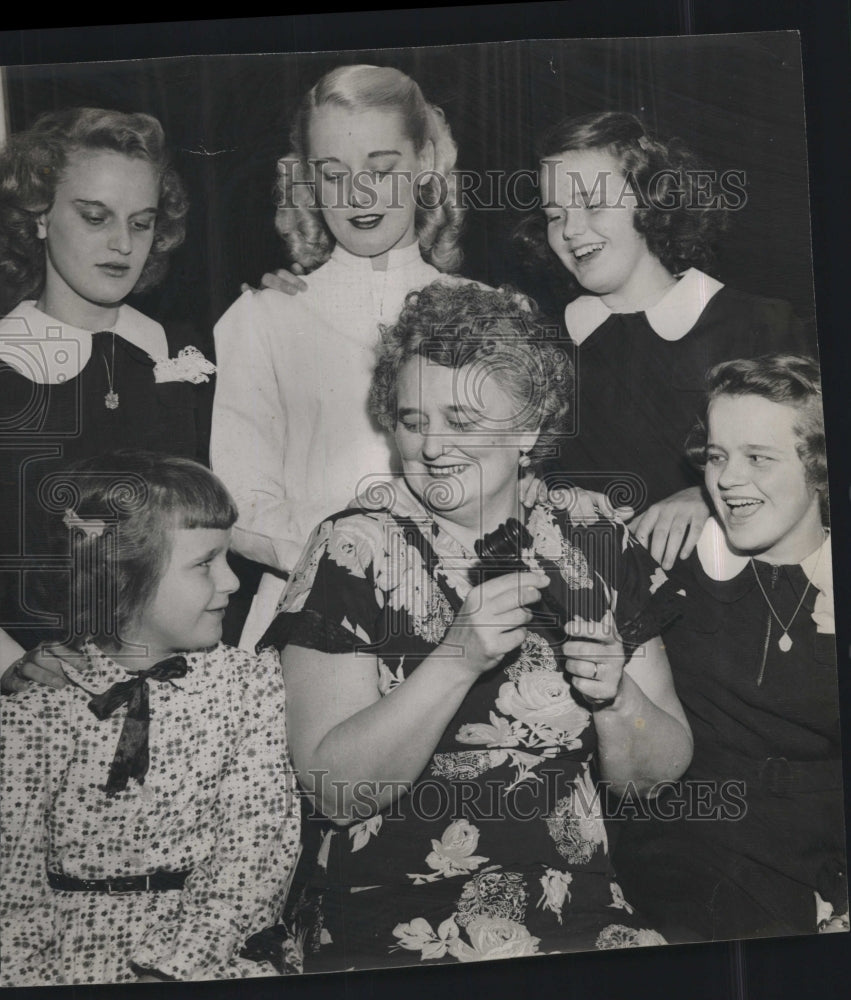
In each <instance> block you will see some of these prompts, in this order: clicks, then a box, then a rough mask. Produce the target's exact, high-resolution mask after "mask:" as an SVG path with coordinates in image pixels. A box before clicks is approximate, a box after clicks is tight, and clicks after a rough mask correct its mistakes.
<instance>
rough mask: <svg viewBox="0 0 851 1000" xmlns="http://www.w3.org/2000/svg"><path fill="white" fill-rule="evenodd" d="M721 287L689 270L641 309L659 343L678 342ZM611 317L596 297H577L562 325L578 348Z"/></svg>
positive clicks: (719, 284)
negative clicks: (664, 341)
mask: <svg viewBox="0 0 851 1000" xmlns="http://www.w3.org/2000/svg"><path fill="white" fill-rule="evenodd" d="M723 287H724V285H723V284H722V283H721V282H720V281H717V280H716V279H715V278H711V277H710V276H709V275H708V274H704V273H703V271H698V270H697V269H696V268H694V267H690V268H689V269H688V270H687V271H684V272H683V274H682V275H681V276H680V277H679V278H678V279H677V282H676V284H674V285H672V286H671V288H670V289H669V290H668V291H667V292H666V293H665V294H664V295H663V296H662V298H661V299H660V300H659V301H658V302H657V303H656V304H655V305H653V306H651V307H650V308H649V309H645V311H644V315H645V317H646V318H647V322H648V323H649V325H650V328H651V329H652V330H653V331H654V332H655V333H656V334H658V336H659V337H661V338H662V340H670V341H673V340H682V338H683V337H685V335H686V334H687V333H688V332H689V330H691V329H692V327H693V326H694V325H695V323H696V322H697V321H698V320H699V319H700V315H701V313H702V312H703V310H704V309H705V308H706V305H707V303H708V302H709V300H710V299H711V298H712V296H713V295H715V294H716V292H719V291H720V290H721V289H722V288H723ZM614 315H616V314H615V313H614V312H613V311H612V310H611V309H609V307H608V306H607V305H606V304H605V302H603V300H602V299H601V298H600V297H599V296H597V295H580V296H579V298H578V299H574V300H573V302H571V303H569V304H568V306H567V307H566V308H565V310H564V322H565V326H566V327H567V332H568V334H569V335H570V339H571V340H572V341H573V342H574V344H582V343H583V342H584V341H586V340H587V339H588V337H590V336H591V334H592V333H593V332H594V331H595V330H596V329H597V328H598V327H601V326H602V325H603V323H605V322H606V320H607V319H610V318H611V317H612V316H614Z"/></svg>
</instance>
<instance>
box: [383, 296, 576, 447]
mask: <svg viewBox="0 0 851 1000" xmlns="http://www.w3.org/2000/svg"><path fill="white" fill-rule="evenodd" d="M556 337H557V330H556V329H555V328H554V327H552V325H550V324H548V323H547V322H546V321H545V320H544V318H543V317H542V316H541V314H540V313H539V312H538V310H537V306H536V305H535V303H534V302H533V301H532V300H531V299H529V298H527V297H526V296H524V295H521V294H519V293H518V292H516V291H514V290H513V289H511V288H507V287H504V288H499V289H494V288H486V287H484V286H482V285H478V284H476V283H474V282H461V281H449V280H446V279H438V280H437V281H434V282H432V283H431V284H430V285H427V286H426V287H425V288H423V289H421V290H420V291H414V292H410V293H409V294H408V296H407V298H406V300H405V305H404V306H403V308H402V312H401V313H400V315H399V319H398V320H397V322H396V323H395V324H394V325H393V326H388V327H382V330H381V341H380V344H379V348H378V360H377V363H376V366H375V371H374V373H373V377H372V385H371V387H370V392H369V411H370V413H371V414H372V416H373V417H375V419H376V420H377V421H378V422H379V424H380V425H381V426H382V427H384V428H386V429H387V430H390V431H392V430H394V429H395V427H396V424H397V419H398V413H397V408H398V403H397V394H396V393H397V385H398V381H399V373H400V371H401V369H402V366H403V365H404V364H405V363H406V362H407V361H409V360H410V359H411V358H416V357H424V358H427V359H428V360H429V361H430V362H431V363H433V364H438V365H443V366H444V367H447V368H462V367H464V366H465V365H470V364H475V363H478V362H482V363H484V364H486V365H487V366H488V371H489V373H492V374H493V376H494V378H495V379H496V381H497V382H498V383H499V385H500V387H501V388H502V389H504V390H505V392H507V393H508V395H509V396H510V397H511V398H512V399H513V400H514V401H515V402H516V403H517V407H518V409H517V419H518V426H517V428H516V429H517V430H521V429H522V430H534V429H540V432H539V434H538V439H537V441H536V442H535V446H534V447H533V448H532V449H531V451H530V452H529V457H530V458H531V459H532V460H533V461H537V460H539V459H541V458H543V457H546V456H549V455H552V454H553V453H554V446H555V443H556V442H557V441H558V440H559V439H560V437H561V436H562V435H563V433H564V430H565V422H566V418H567V413H568V409H569V407H570V404H571V400H572V395H573V384H574V383H573V378H574V371H573V365H572V364H571V361H570V358H569V357H568V355H567V353H566V352H565V350H564V349H563V348H562V347H560V346H559V345H558V343H557V342H556Z"/></svg>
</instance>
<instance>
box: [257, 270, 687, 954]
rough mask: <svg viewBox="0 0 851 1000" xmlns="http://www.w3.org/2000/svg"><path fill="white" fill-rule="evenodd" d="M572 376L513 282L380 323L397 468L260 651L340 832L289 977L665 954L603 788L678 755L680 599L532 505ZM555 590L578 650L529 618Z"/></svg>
mask: <svg viewBox="0 0 851 1000" xmlns="http://www.w3.org/2000/svg"><path fill="white" fill-rule="evenodd" d="M567 365H568V362H567V361H566V360H565V358H564V356H563V355H562V354H560V353H559V351H558V350H557V349H556V348H554V347H553V346H552V345H551V343H549V342H548V341H547V340H546V338H545V331H544V329H543V327H542V326H541V325H540V324H539V322H538V320H537V317H536V314H534V312H532V311H530V304H529V302H528V300H525V299H521V298H520V297H519V296H515V295H513V294H511V293H509V292H506V291H492V290H486V289H482V288H478V287H476V286H472V285H468V286H461V287H456V288H452V287H448V286H446V285H442V284H440V283H436V284H433V285H430V286H428V287H427V288H426V289H424V290H423V291H421V292H418V293H411V295H409V297H408V300H407V303H406V306H405V308H404V309H403V311H402V314H401V316H400V319H399V321H398V323H397V324H396V326H395V327H393V328H391V329H389V330H386V331H385V332H384V335H383V342H382V348H381V352H380V356H379V362H378V366H377V369H376V372H375V376H374V379H373V385H372V390H371V396H370V405H371V409H372V412H373V414H374V415H375V416H376V418H377V419H378V420H379V422H380V423H381V424H382V425H384V426H385V427H387V428H388V429H390V430H392V432H393V433H394V436H395V440H396V444H397V446H398V448H399V452H400V455H401V457H402V463H403V471H404V478H403V479H399V480H394V481H392V482H383V483H379V482H376V483H375V484H374V486H373V488H372V489H368V490H367V491H366V493H365V494H364V495H363V496H362V497H361V499H360V506H359V507H358V508H352V509H349V510H347V511H344V512H342V513H339V514H336V515H334V516H332V517H330V518H328V519H327V520H325V521H323V522H322V523H321V524H320V525H319V527H318V528H317V529H316V531H315V533H314V535H313V537H312V538H311V540H310V542H309V543H308V546H307V548H306V549H305V552H304V554H303V556H302V559H301V561H300V563H299V565H298V567H297V569H296V570H295V572H294V574H293V577H292V580H291V582H290V584H289V586H288V589H287V591H286V594H285V596H284V599H283V602H282V605H281V607H280V610H279V614H278V616H277V618H276V619H275V622H274V623H273V625H272V626H271V628H270V629H269V631H268V632H267V634H266V637H265V639H264V643H263V644H265V645H274V646H276V647H278V648H279V649H281V650H282V663H283V668H284V677H285V683H286V685H287V691H288V714H287V726H288V732H289V735H290V741H291V747H292V752H293V758H294V761H295V764H296V768H297V770H298V772H299V780H300V782H301V785H302V788H303V789H304V791H305V792H306V793H307V794H308V795H309V796H310V797H312V799H313V801H314V804H315V807H316V811H317V814H318V822H320V823H322V824H324V826H323V835H322V839H321V846H320V848H319V850H318V852H317V854H316V855H315V856H314V858H313V859H312V862H311V870H310V871H308V872H304V871H303V872H302V874H301V879H300V881H301V883H302V889H301V892H300V898H299V902H298V903H297V905H296V906H295V907H294V908H293V909H294V913H293V914H292V918H291V920H289V921H288V926H287V928H286V932H287V934H286V936H285V940H284V946H283V954H281V953H280V952H279V954H278V955H277V959H278V961H279V964H282V967H284V968H288V967H289V968H298V967H299V965H300V961H301V959H302V957H303V961H304V968H305V971H329V970H338V969H349V968H368V967H374V966H379V967H380V966H386V965H406V964H412V963H416V962H419V961H422V962H451V961H461V962H466V961H475V960H479V959H486V958H501V957H513V956H521V955H533V954H545V953H548V952H561V951H568V950H570V951H572V950H580V949H589V948H612V947H621V946H630V945H641V944H658V943H662V942H663V938H662V937H661V936H660V935H658V934H657V933H655V932H654V931H653V930H651V929H649V928H648V927H646V925H645V924H644V923H643V922H642V921H641V920H640V919H638V918H637V916H636V915H635V914H634V912H633V910H632V907H631V906H630V905H629V903H628V902H627V901H626V900H625V899H624V898H623V895H622V893H621V891H620V889H619V887H618V885H617V882H616V881H615V878H614V873H613V870H612V867H611V864H610V862H609V857H608V848H607V842H606V831H605V827H604V825H603V820H602V816H601V811H600V803H599V792H600V789H599V787H598V786H597V781H598V777H602V778H603V779H605V780H606V781H608V782H611V783H612V785H613V786H614V787H616V788H624V787H626V786H627V785H628V784H629V783H630V782H634V783H635V784H636V786H637V787H638V788H639V790H641V791H647V790H649V789H650V787H651V786H652V785H653V783H654V782H656V781H658V780H662V779H670V778H673V777H675V776H677V775H679V774H680V773H681V772H682V771H683V769H684V768H685V767H686V766H687V764H688V761H689V759H690V755H691V736H690V733H689V730H688V726H687V724H686V722H685V719H684V717H683V713H682V709H681V707H680V705H679V702H678V701H677V698H676V695H675V693H674V690H673V685H672V683H671V678H670V673H669V670H668V665H667V661H666V659H665V655H664V651H663V649H662V647H661V644H660V643H659V640H658V639H657V638H652V637H653V636H655V635H656V634H657V632H658V630H659V627H660V624H661V622H662V620H663V619H664V617H665V616H666V615H668V614H669V613H670V608H671V605H672V602H673V601H674V600H675V597H674V595H673V594H672V593H671V585H670V584H669V583H668V581H667V579H666V577H665V574H664V572H663V571H662V570H661V569H660V568H659V567H658V566H657V565H656V564H655V563H654V562H653V560H652V559H651V557H650V556H649V555H648V554H647V553H646V552H645V551H644V550H643V549H642V548H641V546H639V545H637V544H636V543H634V542H633V541H632V540H631V538H630V536H629V535H628V533H627V532H626V531H625V530H624V528H623V527H622V525H620V524H619V523H617V522H614V521H608V520H601V521H598V522H596V523H593V524H589V525H586V526H584V527H577V526H571V525H569V524H568V522H567V519H566V517H565V515H564V514H563V512H560V511H556V510H554V509H553V508H552V507H551V506H549V505H547V504H540V505H538V506H536V507H534V508H533V509H532V510H531V512H525V513H524V512H523V508H522V505H521V503H520V499H519V488H518V483H519V478H520V473H521V471H522V470H523V469H525V468H526V467H528V466H529V464H530V462H531V461H532V460H533V459H535V458H536V457H537V456H538V455H539V454H541V453H542V452H543V451H544V450H545V449H546V448H547V446H548V445H552V443H553V441H554V440H555V437H556V435H557V434H558V432H559V427H560V424H561V422H562V419H563V417H564V415H565V413H566V410H567V399H566V393H565V388H564V387H565V386H566V385H568V384H569V383H570V379H571V375H572V373H571V372H570V371H569V369H568V368H567ZM510 517H515V518H518V519H521V520H524V521H525V523H526V527H527V529H528V532H529V535H530V536H531V544H527V545H526V547H525V549H524V551H523V553H522V558H523V563H524V564H525V565H523V566H522V571H519V572H518V571H517V569H516V567H515V568H514V569H511V568H510V567H506V568H505V572H502V573H500V574H499V575H497V576H495V577H494V578H491V579H487V580H484V581H483V582H482V575H481V572H480V571H479V570H478V569H477V568H476V567H477V566H478V557H477V556H476V555H475V554H474V548H475V542H476V539H478V538H480V537H481V536H482V535H483V534H485V533H486V532H490V531H493V530H494V529H495V528H497V527H499V526H500V525H502V524H503V523H504V522H505V521H506V520H507V519H508V518H510ZM547 590H548V591H550V592H551V595H550V596H551V597H554V598H555V599H556V601H557V602H560V603H561V605H562V606H563V607H564V612H563V616H562V617H563V621H564V622H569V623H571V625H570V627H569V632H570V633H571V634H572V636H573V638H572V639H571V641H569V642H567V643H565V644H564V646H562V641H563V640H564V638H565V636H564V632H563V631H562V629H561V625H558V626H557V627H556V628H555V629H553V627H552V625H550V626H549V627H547V626H546V625H535V626H532V627H527V626H529V623H530V620H531V618H532V612H531V611H530V607H531V606H532V605H534V604H536V602H538V600H539V598H540V596H541V594H542V593H543V592H544V591H547ZM615 626H616V627H615ZM261 645H262V644H261ZM309 839H310V837H309V835H308V840H309ZM305 853H306V854H307V853H308V852H305ZM303 867H304V866H303ZM269 940H270V939H267V943H268V941H269ZM271 940H274V939H271Z"/></svg>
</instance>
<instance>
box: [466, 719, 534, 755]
mask: <svg viewBox="0 0 851 1000" xmlns="http://www.w3.org/2000/svg"><path fill="white" fill-rule="evenodd" d="M489 715H490V725H488V724H487V723H486V722H471V723H467V724H466V725H464V726H461V728H460V729H459V730H458V732H457V733H456V734H455V739H456V741H457V742H458V743H474V744H484V745H485V746H487V747H516V746H519V745H520V741H521V739H522V738H523V736H524V735H525V734H526V730H525V729H524V728H523V725H522V723H519V722H509V721H508V719H503V718H502V716H499V715H497V714H496V712H490V713H489Z"/></svg>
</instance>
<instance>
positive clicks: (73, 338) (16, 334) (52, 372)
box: [0, 300, 168, 385]
mask: <svg viewBox="0 0 851 1000" xmlns="http://www.w3.org/2000/svg"><path fill="white" fill-rule="evenodd" d="M105 329H106V332H108V333H109V332H111V333H114V334H115V335H116V336H117V337H121V338H122V339H123V340H126V341H127V342H128V343H130V344H133V345H134V346H135V347H138V348H139V349H140V350H142V351H144V352H145V353H146V354H147V355H148V356H149V357H150V358H151V359H152V360H155V361H158V360H160V359H161V358H167V357H168V341H167V340H166V335H165V330H164V329H163V328H162V326H161V325H160V324H159V323H157V322H155V321H154V320H152V319H150V318H149V317H148V316H145V315H144V314H143V313H140V312H139V311H138V310H137V309H134V308H133V307H132V306H128V305H122V306H121V307H120V308H119V310H118V315H117V316H116V319H115V323H114V324H113V325H112V326H111V327H107V328H105ZM92 332H93V331H91V330H83V329H81V328H80V327H76V326H72V325H71V324H70V323H63V322H62V321H61V320H58V319H54V318H53V317H52V316H48V315H47V313H44V312H42V311H41V310H40V309H37V308H36V304H35V302H34V301H32V300H27V301H24V302H21V303H20V304H19V305H17V306H16V307H15V308H14V309H13V310H12V312H11V313H9V315H8V316H5V317H4V318H3V319H2V320H0V360H2V361H5V362H6V364H8V365H9V367H10V368H14V369H15V371H17V372H18V373H19V374H21V375H23V376H24V377H25V378H28V379H29V380H30V381H31V382H35V383H37V384H39V385H57V384H59V383H62V382H65V381H67V380H68V379H72V378H76V377H77V376H78V375H79V374H80V372H81V371H82V370H83V369H84V368H85V367H86V364H87V363H88V361H89V358H90V357H91V355H92Z"/></svg>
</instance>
